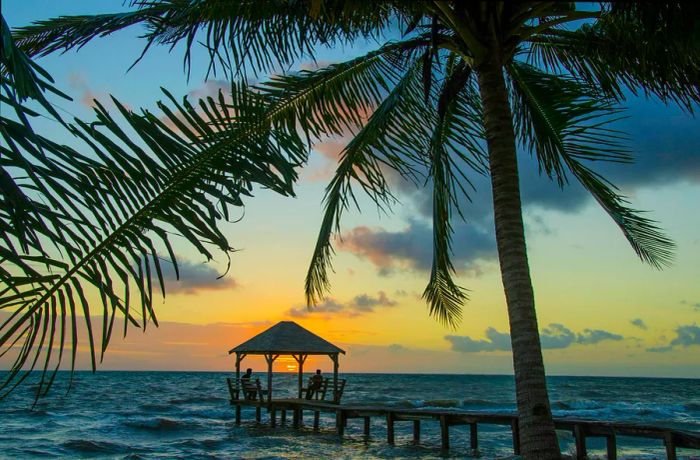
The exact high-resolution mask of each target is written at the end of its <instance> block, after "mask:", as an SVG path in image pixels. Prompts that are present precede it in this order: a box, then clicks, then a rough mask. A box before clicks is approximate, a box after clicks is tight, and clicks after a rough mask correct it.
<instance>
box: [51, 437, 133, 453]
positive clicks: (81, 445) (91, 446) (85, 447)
mask: <svg viewBox="0 0 700 460" xmlns="http://www.w3.org/2000/svg"><path fill="white" fill-rule="evenodd" d="M62 446H63V447H64V448H66V449H70V450H73V451H76V452H96V453H119V452H124V451H126V450H128V449H129V447H128V446H125V445H123V444H118V443H114V442H109V441H90V440H88V439H71V440H68V441H66V442H64V443H63V444H62Z"/></svg>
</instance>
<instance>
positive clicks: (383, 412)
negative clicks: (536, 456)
mask: <svg viewBox="0 0 700 460" xmlns="http://www.w3.org/2000/svg"><path fill="white" fill-rule="evenodd" d="M231 405H233V406H235V411H236V424H240V423H241V407H246V406H247V407H254V408H255V419H256V421H257V422H259V423H261V422H262V415H261V412H262V409H265V410H266V412H267V413H268V414H269V415H268V418H269V423H270V426H272V427H275V426H276V425H277V422H278V421H277V414H278V413H279V422H280V423H281V424H284V423H286V419H287V412H290V413H291V415H292V425H293V427H294V428H299V427H300V426H301V425H302V424H303V419H304V411H308V412H312V413H313V429H314V431H318V430H319V418H320V417H319V415H320V413H321V412H324V413H331V414H334V415H335V430H336V431H337V433H338V435H340V436H343V434H344V432H345V427H346V426H347V423H348V420H352V419H362V421H363V428H364V435H365V436H369V435H370V418H380V419H382V420H385V421H386V436H387V442H388V443H389V444H393V443H394V429H395V425H396V424H397V423H405V422H409V423H411V424H412V428H413V442H414V443H419V442H420V437H421V423H439V426H440V438H441V446H442V449H443V450H447V449H449V448H450V427H451V426H455V425H469V433H470V435H469V443H470V444H469V445H470V447H471V449H473V450H477V449H478V448H479V433H478V428H479V425H480V424H481V425H501V426H507V427H510V429H511V432H512V434H513V452H514V454H516V455H518V454H519V453H520V438H519V434H518V417H517V415H514V414H510V413H484V412H469V411H446V410H425V409H399V408H393V407H387V406H365V405H350V404H334V403H332V402H324V401H315V400H306V399H278V400H272V401H269V402H268V401H251V400H237V399H232V400H231ZM554 425H555V427H556V429H557V430H566V431H570V432H571V433H572V434H573V435H574V438H575V442H576V458H578V459H584V458H586V455H587V453H586V439H587V438H594V437H604V438H606V439H607V458H609V459H616V458H617V436H632V437H640V438H651V439H658V440H660V441H661V442H663V444H664V445H665V447H666V457H667V458H668V459H669V460H675V459H676V458H677V457H676V448H678V447H681V448H690V449H700V433H696V432H690V431H681V430H672V429H668V428H660V427H653V426H644V425H636V424H628V423H613V422H598V421H591V420H578V419H568V418H556V417H555V419H554Z"/></svg>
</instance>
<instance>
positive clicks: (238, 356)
mask: <svg viewBox="0 0 700 460" xmlns="http://www.w3.org/2000/svg"><path fill="white" fill-rule="evenodd" d="M240 381H241V353H240V352H239V351H237V352H236V385H238V382H240Z"/></svg>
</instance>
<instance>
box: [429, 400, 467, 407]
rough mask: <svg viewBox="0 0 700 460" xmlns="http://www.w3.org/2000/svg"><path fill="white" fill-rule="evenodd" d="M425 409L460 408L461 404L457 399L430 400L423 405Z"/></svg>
mask: <svg viewBox="0 0 700 460" xmlns="http://www.w3.org/2000/svg"><path fill="white" fill-rule="evenodd" d="M423 406H425V407H459V406H460V402H459V401H458V400H456V399H430V400H427V401H425V402H424V403H423Z"/></svg>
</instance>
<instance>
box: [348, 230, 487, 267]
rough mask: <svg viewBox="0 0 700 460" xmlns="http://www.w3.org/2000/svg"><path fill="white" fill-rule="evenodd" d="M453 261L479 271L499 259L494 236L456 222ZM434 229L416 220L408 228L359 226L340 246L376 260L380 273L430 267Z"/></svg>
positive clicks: (372, 260)
mask: <svg viewBox="0 0 700 460" xmlns="http://www.w3.org/2000/svg"><path fill="white" fill-rule="evenodd" d="M454 228H455V236H454V239H453V258H452V260H453V263H454V266H455V268H456V269H457V270H458V271H460V270H462V271H463V270H472V271H475V272H477V273H478V272H479V270H480V268H479V263H480V262H484V261H493V260H495V258H496V251H495V243H494V240H493V237H492V236H491V235H490V234H489V233H488V232H487V231H485V230H482V229H481V228H480V227H477V226H469V225H466V224H465V223H463V222H455V226H454ZM432 238H433V235H432V228H431V227H430V226H429V225H428V224H426V223H425V222H422V221H418V220H412V221H410V222H409V225H408V227H407V228H405V229H403V230H399V231H395V232H394V231H388V230H384V229H382V228H376V229H371V228H368V227H355V228H353V229H352V230H350V231H348V232H346V233H344V234H342V235H341V237H340V239H339V241H338V245H337V246H338V249H339V250H342V251H347V252H351V253H353V254H355V255H357V256H358V257H360V258H364V259H367V260H369V261H370V262H372V263H373V264H374V265H375V266H376V267H377V268H378V269H379V272H380V274H382V275H388V274H390V273H392V272H393V271H394V270H396V269H406V268H407V269H417V270H430V267H431V265H432V258H433V252H432V251H433V245H432Z"/></svg>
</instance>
